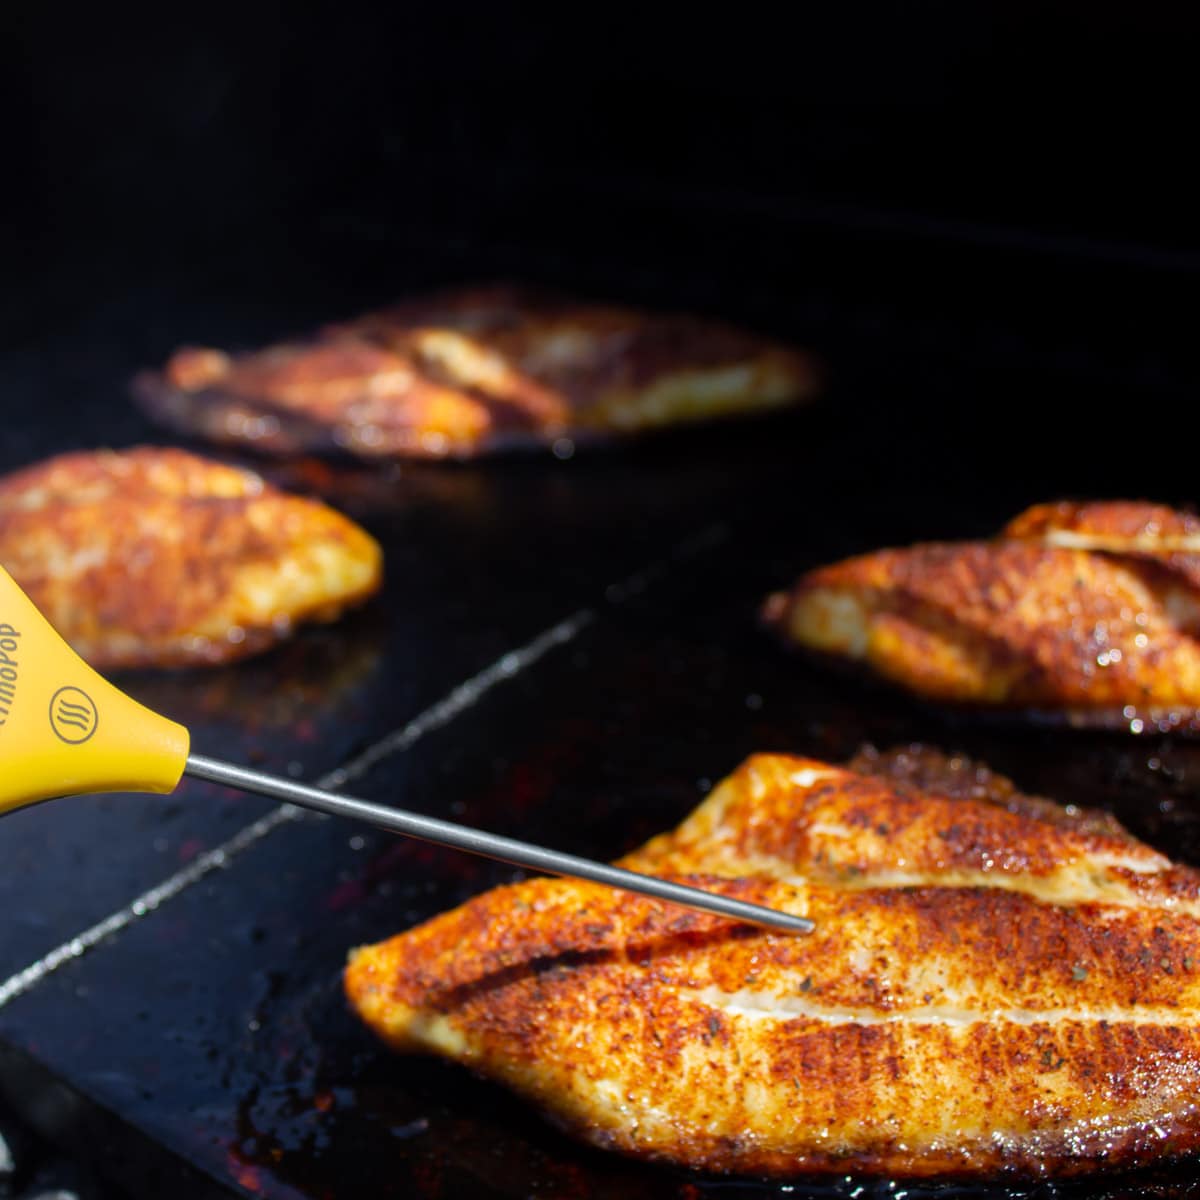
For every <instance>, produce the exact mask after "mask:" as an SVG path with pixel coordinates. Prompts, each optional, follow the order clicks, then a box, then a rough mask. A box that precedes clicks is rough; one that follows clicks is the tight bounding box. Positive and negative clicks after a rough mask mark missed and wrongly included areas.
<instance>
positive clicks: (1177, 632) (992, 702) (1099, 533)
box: [766, 501, 1200, 733]
mask: <svg viewBox="0 0 1200 1200" xmlns="http://www.w3.org/2000/svg"><path fill="white" fill-rule="evenodd" d="M766 617H767V620H768V622H769V623H770V624H772V625H773V626H774V627H775V628H776V629H778V630H779V632H780V633H781V634H782V635H783V636H784V637H785V638H787V639H788V640H790V641H793V642H795V643H797V644H798V645H801V646H803V647H805V648H808V649H811V650H816V651H819V652H822V653H825V654H829V655H833V656H836V657H839V658H844V659H848V660H850V661H853V662H858V663H862V664H864V665H865V666H867V667H869V668H871V669H872V670H873V671H875V672H877V673H878V674H879V675H881V676H882V677H884V678H885V679H887V680H889V681H890V682H892V683H894V684H897V685H899V686H901V687H903V688H905V689H907V690H909V691H911V692H913V693H915V694H917V695H918V696H921V697H923V698H926V699H930V700H934V701H938V702H944V703H949V704H957V705H967V706H975V707H985V708H993V709H1009V710H1034V711H1038V712H1041V713H1043V714H1047V715H1059V716H1062V717H1064V718H1066V719H1067V720H1069V721H1071V722H1072V723H1075V724H1081V725H1105V726H1116V727H1120V728H1124V729H1127V730H1130V731H1131V732H1134V733H1139V732H1143V731H1155V730H1160V729H1161V730H1164V731H1165V730H1167V729H1175V728H1184V729H1188V728H1190V729H1195V730H1200V719H1198V716H1197V714H1198V713H1200V522H1198V521H1197V518H1196V517H1195V516H1192V515H1190V514H1187V513H1183V512H1179V511H1176V510H1173V509H1170V508H1166V507H1165V506H1163V505H1154V504H1145V503H1134V502H1128V501H1096V502H1091V503H1086V504H1074V503H1062V504H1053V505H1038V506H1037V507H1035V508H1032V509H1029V510H1028V511H1027V512H1025V513H1023V514H1021V515H1020V516H1019V517H1017V518H1015V519H1014V520H1013V521H1012V522H1010V524H1009V525H1008V526H1007V527H1006V528H1005V530H1004V531H1003V532H1002V533H1001V534H1000V536H999V537H997V538H995V539H994V540H992V541H986V542H949V543H929V544H923V545H916V546H910V547H908V548H905V549H895V550H879V551H876V552H874V553H871V554H864V555H860V556H858V557H856V558H851V559H847V560H845V561H844V562H840V563H834V564H832V565H831V566H826V567H819V568H817V569H816V570H813V571H810V572H808V573H807V574H806V575H804V576H802V577H801V578H800V580H799V581H798V582H797V583H796V584H795V586H794V587H793V588H792V589H791V590H790V591H788V592H782V593H779V594H777V595H775V596H772V597H771V598H770V599H769V600H768V602H767V607H766Z"/></svg>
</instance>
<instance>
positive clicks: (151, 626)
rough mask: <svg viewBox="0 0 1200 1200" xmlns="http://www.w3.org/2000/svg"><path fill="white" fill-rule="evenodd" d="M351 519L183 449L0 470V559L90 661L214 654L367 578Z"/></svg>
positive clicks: (337, 604) (313, 609)
mask: <svg viewBox="0 0 1200 1200" xmlns="http://www.w3.org/2000/svg"><path fill="white" fill-rule="evenodd" d="M381 562H382V558H381V552H380V549H379V546H378V545H377V544H376V542H375V541H374V540H373V539H372V538H371V537H370V536H369V535H368V534H367V533H365V532H364V531H363V530H362V529H360V528H359V527H358V526H357V525H355V524H354V523H353V522H352V521H350V520H348V519H347V518H346V517H343V516H342V515H341V514H339V513H336V512H334V511H333V510H332V509H331V508H327V507H326V506H325V505H324V504H320V503H317V502H315V501H311V500H305V499H302V498H300V497H298V496H290V495H288V494H286V493H285V492H281V491H279V490H278V489H276V488H273V487H271V486H270V485H269V484H267V483H266V482H264V481H263V480H262V479H261V478H259V476H257V475H255V474H253V473H251V472H249V471H244V470H239V469H236V468H234V467H229V466H225V465H224V464H222V463H218V462H212V461H210V460H208V459H204V458H199V457H197V456H196V455H194V454H187V453H185V452H183V451H181V450H173V449H160V448H154V447H141V448H138V449H134V450H127V451H121V452H114V451H109V450H98V451H93V452H85V453H76V454H64V455H61V456H60V457H58V458H53V459H50V460H49V461H47V462H44V463H40V464H38V465H36V466H33V467H28V468H26V469H25V470H22V471H18V472H16V473H15V474H13V475H9V476H7V477H6V478H4V479H0V563H3V564H4V566H5V567H6V568H7V569H8V571H9V572H10V573H11V574H12V576H13V578H14V579H16V581H17V582H18V583H19V584H20V585H21V587H23V588H24V589H25V590H26V592H28V594H29V596H30V598H31V599H32V600H33V602H34V603H35V604H37V605H38V607H39V608H41V610H42V611H43V612H44V613H45V614H46V616H47V618H48V619H49V620H50V622H51V623H52V624H53V625H54V626H55V627H56V628H57V629H58V631H59V633H61V634H62V635H63V637H65V638H66V640H67V641H68V642H70V643H71V644H72V645H73V646H74V647H75V649H76V650H77V651H78V652H79V653H80V654H81V655H82V656H83V657H84V658H85V659H87V660H88V661H89V662H90V663H91V664H92V665H93V666H96V667H128V666H139V667H141V666H180V665H186V664H192V663H217V662H226V661H228V660H230V659H236V658H241V657H244V656H246V655H248V654H253V653H256V652H258V651H260V650H263V649H265V648H266V647H268V646H270V645H272V644H273V643H275V642H277V641H279V640H280V639H282V638H284V637H286V636H288V634H289V633H290V632H291V631H292V629H293V628H294V626H295V625H296V624H298V623H300V622H302V621H314V620H316V621H328V620H332V619H334V618H335V617H337V616H338V615H339V614H340V613H341V612H342V611H343V610H344V609H345V608H347V607H349V606H350V605H353V604H356V603H358V602H360V601H362V600H364V599H366V598H367V597H368V596H370V595H372V594H373V593H374V592H375V591H377V590H378V588H379V585H380V582H381Z"/></svg>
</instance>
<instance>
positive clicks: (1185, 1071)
mask: <svg viewBox="0 0 1200 1200" xmlns="http://www.w3.org/2000/svg"><path fill="white" fill-rule="evenodd" d="M853 766H854V767H857V768H858V769H852V768H846V767H836V766H830V765H828V764H825V763H822V762H818V761H814V760H811V759H804V758H792V757H787V756H783V755H759V756H756V757H754V758H752V759H750V760H749V761H748V762H746V763H745V764H744V765H743V766H742V767H741V768H740V769H739V770H738V771H737V772H736V773H735V774H734V775H732V776H731V777H730V778H729V779H727V780H726V781H725V782H724V783H722V784H721V785H720V786H718V787H717V789H716V790H715V791H714V792H713V793H712V795H711V796H710V797H709V798H708V799H707V800H706V801H705V802H704V803H703V804H702V805H701V806H700V807H699V808H698V809H697V810H696V811H695V812H694V813H693V814H692V815H691V816H690V817H689V818H688V819H687V820H686V821H684V822H683V824H682V825H680V826H679V827H678V828H677V829H676V830H674V831H673V832H671V833H669V834H665V835H663V836H661V837H659V838H656V839H654V840H653V841H651V842H650V843H649V844H648V845H646V846H645V847H643V848H642V849H641V850H639V851H637V852H636V853H634V854H632V855H630V856H629V857H628V858H626V859H625V860H624V865H627V866H629V867H632V868H635V869H637V870H641V871H645V872H649V873H652V874H656V875H662V876H667V877H670V878H677V879H682V880H684V881H686V882H689V883H692V884H696V885H698V886H702V887H706V888H710V889H713V890H716V891H720V892H723V893H726V894H729V895H736V896H738V897H740V898H742V899H747V900H752V901H755V902H757V903H760V904H766V905H769V906H772V907H776V908H781V909H784V910H786V911H789V912H794V913H798V914H804V915H807V916H809V917H812V918H813V919H814V920H815V921H816V926H817V928H816V932H815V933H814V934H812V935H811V936H808V937H795V936H786V935H778V934H770V933H764V932H762V931H760V930H755V929H749V928H747V927H744V926H742V927H739V926H735V925H733V924H731V923H729V922H725V921H722V920H719V919H716V918H710V917H705V916H703V915H697V914H694V913H690V912H687V911H685V910H681V909H678V908H673V907H671V906H669V905H662V904H659V903H656V902H654V901H651V900H647V899H644V898H640V897H635V896H632V895H627V894H623V893H620V892H615V891H610V890H607V889H604V888H601V887H598V886H594V885H590V884H586V883H582V882H570V881H563V880H548V879H535V880H531V881H529V882H525V883H520V884H516V885H514V886H509V887H502V888H497V889H495V890H494V891H491V892H488V893H487V894H485V895H483V896H480V897H478V898H477V899H475V900H472V901H470V902H469V903H467V904H465V905H463V906H462V907H461V908H458V909H455V910H454V911H452V912H449V913H446V914H443V915H442V916H439V917H436V918H434V919H433V920H431V921H429V922H428V923H426V924H424V925H422V926H420V927H418V928H416V929H414V930H411V931H410V932H408V933H405V934H402V935H400V936H398V937H395V938H393V939H392V940H390V941H387V942H384V943H382V944H380V945H377V946H373V947H368V948H366V949H362V950H359V951H357V952H356V953H355V954H354V955H353V956H352V958H351V962H350V965H349V967H348V969H347V973H346V988H347V993H348V995H349V997H350V1000H351V1002H352V1004H353V1005H354V1007H355V1008H356V1009H357V1011H358V1012H359V1014H360V1015H361V1016H362V1018H363V1019H364V1020H365V1021H366V1022H367V1023H368V1024H369V1025H370V1026H371V1028H373V1029H374V1030H375V1031H376V1032H377V1033H378V1034H379V1035H380V1036H381V1037H382V1038H384V1039H385V1040H386V1041H387V1042H389V1043H390V1044H391V1045H392V1046H394V1047H396V1048H397V1049H400V1050H404V1051H426V1052H433V1053H436V1054H440V1055H443V1056H445V1057H448V1058H452V1059H455V1060H458V1061H460V1062H463V1063H466V1064H468V1065H470V1066H472V1067H473V1068H475V1069H477V1070H479V1071H480V1072H482V1073H484V1074H486V1075H489V1076H491V1077H493V1078H495V1079H498V1080H500V1081H502V1082H504V1083H506V1084H507V1085H509V1086H510V1087H512V1088H514V1089H515V1090H516V1091H518V1092H520V1093H521V1094H523V1095H525V1096H526V1097H528V1098H529V1099H530V1100H532V1101H533V1102H534V1103H536V1104H538V1105H540V1106H541V1107H542V1108H543V1109H545V1110H546V1111H547V1112H548V1113H549V1114H551V1115H552V1116H553V1117H554V1118H555V1119H556V1120H557V1121H559V1122H560V1123H561V1124H563V1125H564V1126H566V1127H567V1128H568V1129H570V1130H571V1131H573V1132H574V1133H575V1134H577V1135H578V1136H580V1137H583V1138H585V1139H587V1140H588V1141H590V1142H593V1143H595V1144H597V1145H600V1146H604V1147H611V1148H613V1149H616V1150H620V1151H623V1152H625V1153H627V1154H632V1155H637V1156H640V1157H644V1158H649V1159H658V1160H667V1161H670V1162H673V1163H676V1164H680V1165H684V1166H688V1167H693V1168H698V1169H705V1170H717V1171H733V1172H747V1173H766V1174H770V1175H775V1176H788V1175H793V1174H800V1173H839V1174H841V1173H845V1172H848V1171H869V1172H881V1173H884V1172H886V1173H891V1174H898V1175H905V1176H925V1177H928V1176H936V1175H953V1176H975V1177H979V1176H991V1175H996V1174H1003V1173H1011V1172H1017V1173H1021V1174H1029V1175H1046V1174H1048V1175H1072V1174H1078V1173H1082V1172H1087V1171H1091V1170H1094V1169H1096V1168H1100V1167H1116V1166H1121V1167H1127V1166H1132V1165H1136V1164H1141V1163H1145V1162H1148V1161H1151V1160H1154V1159H1157V1158H1159V1157H1161V1156H1163V1155H1167V1154H1172V1153H1179V1152H1184V1151H1189V1150H1192V1149H1195V1148H1196V1147H1197V1145H1200V1112H1198V1111H1197V1098H1198V1097H1200V1027H1198V1025H1197V1017H1198V1016H1200V873H1198V872H1196V871H1194V870H1192V869H1190V868H1186V867H1181V866H1176V865H1173V864H1172V863H1171V862H1170V861H1169V860H1168V859H1166V858H1165V857H1163V856H1162V855H1160V854H1158V853H1156V852H1155V851H1153V850H1151V849H1149V848H1148V847H1146V846H1144V845H1142V844H1141V843H1139V842H1138V841H1136V840H1135V839H1134V838H1132V837H1131V836H1130V835H1129V834H1127V833H1126V832H1125V831H1124V830H1122V829H1121V827H1120V826H1119V825H1118V824H1117V823H1116V822H1115V821H1114V820H1113V819H1112V818H1111V817H1107V816H1105V815H1103V814H1095V813H1087V812H1079V811H1078V810H1075V809H1063V808H1060V807H1058V806H1056V805H1054V804H1052V803H1051V802H1049V801H1046V800H1040V799H1036V798H1032V797H1026V796H1022V795H1021V794H1020V793H1019V792H1017V791H1016V790H1015V788H1013V786H1012V785H1011V784H1010V783H1008V781H1006V780H1003V779H1002V778H1000V777H999V776H995V775H992V774H990V773H988V772H984V771H979V770H975V769H973V768H969V766H968V767H966V768H964V764H963V763H962V762H961V761H955V760H945V759H942V758H940V757H938V756H936V755H931V754H921V753H919V752H912V753H909V754H906V755H900V756H896V757H892V758H889V757H883V758H880V757H877V756H876V757H874V758H867V759H864V760H861V761H859V762H858V763H856V764H854V765H853Z"/></svg>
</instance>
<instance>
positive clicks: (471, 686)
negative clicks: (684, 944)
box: [0, 524, 729, 1008]
mask: <svg viewBox="0 0 1200 1200" xmlns="http://www.w3.org/2000/svg"><path fill="white" fill-rule="evenodd" d="M728 532H729V531H728V526H726V525H724V524H716V525H711V526H708V527H707V528H705V529H703V530H701V531H700V532H699V533H697V534H694V535H692V536H691V537H689V538H686V539H684V540H683V541H682V542H680V543H678V544H677V545H676V546H675V547H674V548H673V549H672V550H671V552H670V553H669V554H668V555H667V556H666V557H665V558H663V559H660V560H658V561H656V562H654V563H651V564H650V565H649V566H648V567H644V568H642V569H641V570H639V571H636V572H634V573H633V574H632V575H629V576H627V577H626V578H625V579H624V580H622V581H621V582H619V583H616V584H611V585H610V586H609V587H608V588H606V589H605V593H604V596H605V600H606V602H608V603H609V604H619V603H621V602H623V601H624V600H626V599H628V598H629V597H630V596H632V595H636V594H638V593H640V592H642V591H644V590H645V589H646V588H647V587H649V586H650V585H651V584H652V583H655V582H657V581H658V580H659V579H661V578H663V577H664V576H665V575H667V574H669V573H670V571H671V569H672V567H674V566H676V565H677V564H679V563H681V562H684V561H686V560H687V559H689V558H692V557H694V556H695V555H697V554H699V553H702V552H703V551H705V550H708V549H711V548H712V547H714V546H715V545H718V544H719V543H720V542H722V541H724V539H725V537H726V536H727V535H728ZM597 613H598V610H597V608H595V607H592V608H582V609H579V610H578V611H576V612H574V613H572V614H571V615H570V616H569V617H566V618H565V619H564V620H562V621H559V622H558V623H557V624H555V625H552V626H550V627H549V628H548V629H545V630H543V631H542V632H541V633H539V634H538V635H537V636H536V637H535V638H533V639H532V640H531V641H529V642H526V643H525V645H523V646H521V647H519V648H518V649H516V650H512V651H509V652H508V653H506V654H503V655H501V656H500V657H499V658H498V659H496V660H495V661H494V662H493V663H491V664H490V665H489V666H487V667H485V668H484V669H483V670H482V671H479V672H478V673H476V674H475V675H472V676H471V677H470V678H469V679H467V680H465V681H464V682H462V683H460V684H458V686H457V687H455V688H453V689H452V690H451V691H450V692H448V693H447V694H446V695H445V696H444V697H443V698H442V699H441V700H439V701H437V702H436V703H434V704H433V705H431V706H430V707H429V708H427V709H425V710H424V711H423V712H421V713H419V714H418V715H417V716H416V717H414V718H413V719H412V720H411V721H409V722H408V724H406V725H404V726H402V727H401V728H400V729H398V730H394V731H393V732H392V733H389V734H387V735H385V736H384V737H383V738H381V739H380V740H379V741H377V742H375V743H373V744H372V745H370V746H368V747H367V748H366V749H365V750H363V751H362V752H361V753H359V754H358V755H356V756H355V757H354V758H352V759H351V760H350V761H349V762H348V763H346V764H345V765H344V766H341V767H337V768H335V769H334V770H332V771H329V772H327V773H326V774H325V775H323V776H321V778H320V779H318V780H317V786H318V787H321V788H340V787H344V786H345V785H346V784H347V783H349V782H351V781H352V780H355V779H360V778H361V777H362V776H363V775H365V774H366V773H367V772H368V771H370V770H371V769H372V768H373V767H374V766H376V765H377V764H378V763H379V762H381V761H382V760H383V759H385V758H389V757H390V756H391V755H393V754H399V753H403V752H404V751H406V750H408V749H410V748H411V747H412V746H414V745H415V744H416V743H417V742H418V741H420V739H421V738H423V737H424V736H425V735H426V734H427V733H431V732H433V731H434V730H436V729H440V728H442V727H443V726H445V725H448V724H450V722H452V721H453V720H455V719H456V718H457V717H458V716H460V715H461V714H462V713H464V712H466V711H467V710H468V709H470V708H472V707H474V706H475V705H476V704H478V703H479V701H480V700H482V699H483V697H484V696H485V695H486V694H487V693H488V692H490V691H491V690H492V689H493V688H495V687H497V686H498V685H499V684H501V683H504V682H506V681H507V680H510V679H513V678H515V677H516V676H517V675H519V674H520V673H521V672H522V671H524V670H526V669H527V668H529V667H531V666H533V665H534V663H536V662H537V661H538V660H539V659H541V658H543V657H544V656H545V655H546V654H548V653H549V652H550V651H551V650H554V649H557V648H558V647H559V646H564V645H566V644H567V643H568V642H571V641H573V640H574V639H575V638H576V637H578V635H579V634H580V633H582V632H583V630H584V629H586V628H587V627H588V626H589V625H591V624H592V623H593V622H594V621H595V620H596V617H597ZM317 816H318V814H314V813H306V812H305V810H303V809H301V808H297V807H296V806H295V805H292V804H281V805H279V807H278V808H275V809H273V810H272V811H271V812H269V813H267V814H266V815H265V816H263V817H260V818H259V819H258V820H257V821H252V822H251V823H250V824H249V825H247V826H246V827H245V828H243V829H241V830H239V831H238V832H237V833H235V834H234V835H233V836H232V837H230V838H228V839H227V840H226V841H224V842H222V843H221V844H220V845H219V846H216V847H214V848H213V849H212V850H208V851H206V852H205V853H203V854H200V855H197V857H196V858H195V859H193V860H192V861H191V862H190V863H188V865H187V866H186V867H184V868H183V869H182V870H180V871H177V872H176V873H175V874H174V875H171V876H170V877H169V878H167V879H164V880H163V881H162V882H161V883H159V884H156V885H155V886H154V887H152V888H150V889H148V890H147V891H145V892H142V893H141V895H139V896H137V897H135V898H134V899H133V900H131V901H130V902H129V903H128V904H126V905H125V906H124V907H123V908H120V909H118V910H117V911H116V912H114V913H112V914H111V915H110V916H107V917H105V918H104V919H103V920H102V921H98V922H97V923H96V924H94V925H91V926H89V927H88V928H87V929H85V930H83V931H82V932H81V933H79V934H78V935H76V936H75V937H73V938H71V939H70V940H69V941H66V942H63V943H62V944H61V945H59V946H56V947H55V948H54V949H53V950H51V951H50V952H49V953H48V954H45V955H43V956H42V957H41V958H40V959H38V960H37V961H36V962H34V963H32V964H30V965H29V966H28V967H25V968H24V969H23V970H21V971H18V972H16V974H14V975H12V976H10V977H9V978H8V979H7V980H5V982H4V983H2V984H0V1008H4V1007H5V1006H6V1005H8V1004H10V1003H12V1001H13V1000H15V999H17V997H19V996H23V995H24V994H25V993H26V992H28V991H30V990H32V989H33V988H34V987H36V986H37V985H38V984H39V983H41V982H42V980H44V979H45V978H47V976H49V975H52V974H53V973H54V972H55V971H57V970H58V969H59V968H60V967H62V966H64V965H65V964H66V963H69V962H72V961H73V960H75V959H77V958H80V957H82V956H83V955H84V954H86V953H87V952H88V951H89V950H91V949H93V948H94V947H96V946H98V945H99V944H100V943H101V942H104V941H106V940H107V939H108V938H110V937H112V936H114V935H115V934H117V933H120V932H121V930H123V929H126V928H128V927H129V926H130V925H132V924H134V922H136V921H138V920H140V919H141V918H142V917H145V916H147V915H148V914H150V913H152V912H154V911H155V910H156V909H158V908H161V907H162V906H163V905H164V904H166V903H167V902H168V901H169V900H173V899H174V898H175V897H176V896H178V895H180V894H181V893H183V892H185V891H186V890H187V889H188V888H190V887H192V886H193V884H196V883H199V882H200V881H201V880H203V879H205V878H206V877H207V876H209V875H211V874H212V873H213V872H214V871H218V870H221V869H223V868H224V867H227V866H228V865H229V864H230V863H231V862H232V861H233V860H234V859H235V858H236V857H237V856H238V855H240V854H242V853H243V852H244V851H246V850H248V849H249V848H250V847H251V846H253V845H255V844H256V843H258V842H260V841H262V840H263V839H264V838H266V837H268V836H269V835H270V834H271V833H273V832H274V831H275V830H276V829H279V828H281V827H282V826H284V825H287V824H290V823H292V822H294V821H300V820H303V819H309V818H316V817H317ZM320 819H321V820H326V819H328V818H326V817H323V816H322V817H320Z"/></svg>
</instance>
